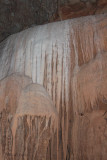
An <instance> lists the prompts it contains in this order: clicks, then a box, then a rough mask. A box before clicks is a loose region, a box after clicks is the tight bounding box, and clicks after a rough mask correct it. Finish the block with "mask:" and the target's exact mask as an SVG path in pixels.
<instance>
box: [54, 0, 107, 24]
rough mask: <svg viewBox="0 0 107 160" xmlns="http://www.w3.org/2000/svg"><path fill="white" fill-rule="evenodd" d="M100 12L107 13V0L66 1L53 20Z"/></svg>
mask: <svg viewBox="0 0 107 160" xmlns="http://www.w3.org/2000/svg"><path fill="white" fill-rule="evenodd" d="M100 13H107V0H98V1H87V0H83V1H82V0H81V1H79V2H78V3H74V4H73V3H66V4H64V5H62V6H60V7H59V10H58V12H57V13H56V14H54V16H53V17H52V19H51V22H52V21H59V20H66V19H71V18H77V17H82V16H87V15H94V14H100Z"/></svg>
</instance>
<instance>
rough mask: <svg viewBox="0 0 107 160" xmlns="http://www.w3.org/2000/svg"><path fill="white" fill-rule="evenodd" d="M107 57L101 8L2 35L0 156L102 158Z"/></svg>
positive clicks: (106, 143)
mask: <svg viewBox="0 0 107 160" xmlns="http://www.w3.org/2000/svg"><path fill="white" fill-rule="evenodd" d="M106 62H107V14H101V15H96V16H88V17H82V18H77V19H73V20H66V21H62V22H56V23H50V24H45V25H42V26H37V27H32V28H30V29H27V30H25V31H22V32H20V33H18V34H15V35H13V36H10V37H9V38H8V39H7V40H5V41H3V42H2V43H1V44H0V127H1V129H0V155H1V157H2V160H12V158H13V160H14V159H15V160H18V159H19V157H20V159H21V160H26V159H27V160H35V159H37V160H41V159H43V160H44V159H46V160H106V158H107V63H106ZM54 106H55V107H54ZM56 110H57V111H56ZM57 112H58V114H57ZM20 135H21V136H20Z"/></svg>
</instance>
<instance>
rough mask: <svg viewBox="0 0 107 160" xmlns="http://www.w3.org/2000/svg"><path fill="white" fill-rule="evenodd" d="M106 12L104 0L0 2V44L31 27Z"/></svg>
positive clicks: (22, 0)
mask: <svg viewBox="0 0 107 160" xmlns="http://www.w3.org/2000/svg"><path fill="white" fill-rule="evenodd" d="M106 11H107V1H106V0H45V1H43V0H37V1H35V0H0V42H1V41H3V40H4V39H5V38H7V37H8V36H9V35H11V34H14V33H17V32H19V31H21V30H24V29H26V28H29V27H31V26H33V25H40V24H45V23H49V22H53V21H60V20H64V19H71V18H75V17H81V16H86V15H92V14H98V13H105V12H106Z"/></svg>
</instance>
